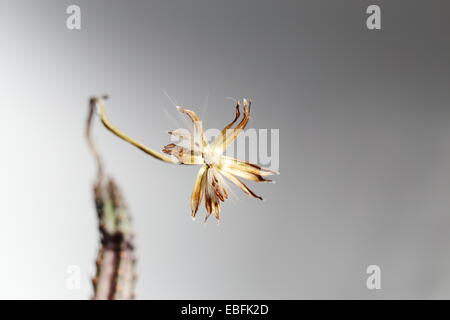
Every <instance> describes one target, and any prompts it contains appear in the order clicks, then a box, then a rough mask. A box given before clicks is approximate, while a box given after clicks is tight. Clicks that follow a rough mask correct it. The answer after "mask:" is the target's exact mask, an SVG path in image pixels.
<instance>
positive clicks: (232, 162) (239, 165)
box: [221, 156, 278, 177]
mask: <svg viewBox="0 0 450 320" xmlns="http://www.w3.org/2000/svg"><path fill="white" fill-rule="evenodd" d="M221 163H223V164H224V166H227V167H230V168H233V169H237V170H241V171H246V172H249V173H253V174H256V175H260V176H263V177H265V176H270V175H273V174H278V172H276V171H272V170H270V169H267V168H263V167H261V166H259V165H257V164H254V163H250V162H248V161H244V160H239V159H236V158H232V157H227V156H221Z"/></svg>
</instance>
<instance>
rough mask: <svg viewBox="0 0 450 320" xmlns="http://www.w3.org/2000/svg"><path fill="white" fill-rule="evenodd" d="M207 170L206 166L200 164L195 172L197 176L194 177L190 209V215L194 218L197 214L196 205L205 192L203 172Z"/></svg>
mask: <svg viewBox="0 0 450 320" xmlns="http://www.w3.org/2000/svg"><path fill="white" fill-rule="evenodd" d="M206 170H207V167H206V166H202V167H201V168H200V170H199V171H198V173H197V178H196V179H195V183H194V189H193V190H192V195H191V210H192V217H193V218H195V215H196V214H197V211H198V207H199V206H200V203H201V202H202V198H203V194H204V192H205V175H206V174H205V172H206Z"/></svg>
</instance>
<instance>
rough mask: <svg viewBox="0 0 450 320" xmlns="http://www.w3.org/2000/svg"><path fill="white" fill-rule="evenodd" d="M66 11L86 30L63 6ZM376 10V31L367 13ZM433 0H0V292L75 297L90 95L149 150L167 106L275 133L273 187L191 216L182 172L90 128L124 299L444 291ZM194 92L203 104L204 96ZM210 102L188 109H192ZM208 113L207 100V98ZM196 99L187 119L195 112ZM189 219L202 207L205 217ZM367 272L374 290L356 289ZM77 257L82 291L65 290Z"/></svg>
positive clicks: (88, 201) (444, 58)
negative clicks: (120, 196) (126, 261)
mask: <svg viewBox="0 0 450 320" xmlns="http://www.w3.org/2000/svg"><path fill="white" fill-rule="evenodd" d="M69 4H79V5H80V6H81V8H82V30H80V31H69V30H67V29H66V26H65V20H66V17H67V15H66V13H65V9H66V7H67V6H68V5H69ZM369 4H379V5H381V7H382V30H381V31H375V32H373V31H369V30H367V29H366V27H365V19H366V14H365V8H366V7H367V6H368V5H369ZM449 10H450V3H449V2H448V1H361V0H358V1H356V0H355V1H335V0H333V1H332V0H330V1H317V0H310V1H272V2H268V1H206V0H205V1H3V0H2V1H0V39H1V53H0V56H1V58H0V145H1V146H2V152H1V158H0V159H1V160H0V163H1V165H0V177H1V178H0V203H1V205H0V208H1V210H0V218H1V220H0V221H1V223H0V252H1V254H2V257H1V265H0V298H58V299H66V298H73V299H85V298H88V297H89V296H90V293H91V285H90V282H89V277H90V276H92V275H93V273H94V259H95V255H96V250H97V240H98V234H97V229H96V217H95V214H94V205H93V201H92V193H91V184H92V182H93V180H94V176H95V167H94V163H93V161H92V158H91V157H90V155H89V153H88V151H87V148H86V145H85V141H84V140H83V135H82V134H83V126H84V120H85V117H86V111H87V105H86V104H87V99H88V97H89V96H90V95H91V94H101V93H109V94H110V95H111V100H110V101H109V104H108V109H109V113H110V118H111V120H112V121H113V122H114V123H115V124H116V125H117V126H119V127H120V128H121V129H123V130H124V131H126V132H128V133H129V134H131V135H132V136H134V137H136V138H138V139H140V140H142V141H143V142H145V143H147V144H149V145H151V146H153V147H160V146H162V145H164V144H166V143H167V142H168V136H167V134H165V133H164V132H165V131H166V130H169V129H173V128H174V123H173V121H172V119H171V117H169V116H168V115H167V114H170V115H171V116H173V117H174V118H175V119H177V115H176V111H175V110H174V108H173V106H172V104H171V103H170V101H169V99H168V98H167V97H166V96H165V94H164V93H163V92H167V93H168V94H169V95H170V96H171V97H172V98H174V99H176V101H177V102H178V103H180V104H183V105H189V106H193V108H194V109H195V110H198V111H199V113H203V114H204V118H205V121H206V126H207V127H214V128H217V127H219V128H220V127H222V126H223V125H224V124H225V123H226V122H227V121H229V119H230V118H231V117H232V114H233V103H232V102H231V101H229V100H227V99H225V97H230V96H232V97H235V98H242V97H250V98H252V99H253V101H254V109H253V110H254V113H253V118H252V121H251V123H250V127H256V128H279V129H280V171H281V175H280V176H278V177H276V180H277V184H275V185H252V186H253V189H254V190H255V191H256V192H257V193H259V194H262V195H263V196H265V197H266V198H267V200H268V201H267V202H266V203H262V202H259V201H257V200H254V199H250V198H248V197H246V196H245V195H244V196H240V201H239V202H234V203H232V202H230V203H226V204H225V205H224V208H223V222H222V224H221V225H220V226H219V227H217V226H216V225H215V223H214V222H213V221H212V220H211V221H210V223H208V224H207V225H206V226H204V225H202V223H201V222H200V221H196V222H193V221H192V220H191V219H190V211H189V196H190V192H191V189H192V186H193V182H194V177H195V173H196V170H197V168H192V167H176V166H170V165H167V164H164V163H160V162H157V161H155V160H154V159H151V158H149V157H148V156H146V155H145V154H143V153H141V152H140V151H138V150H136V149H133V148H132V147H130V146H129V145H127V144H126V143H124V142H122V141H120V140H118V139H116V138H115V137H113V136H112V135H111V134H109V133H108V132H106V131H105V130H104V129H103V128H101V127H100V126H97V127H96V130H95V135H96V137H97V139H98V141H99V143H100V144H101V149H102V151H103V154H104V157H105V158H106V159H107V167H108V170H109V171H110V172H112V173H113V175H114V176H115V177H116V179H117V180H118V182H119V183H120V185H121V186H122V188H123V190H124V192H125V194H126V197H127V200H128V201H127V202H128V203H129V206H130V209H131V211H132V213H133V215H134V223H135V227H136V233H137V244H138V247H137V249H138V255H139V261H138V274H139V279H138V286H137V295H138V297H139V298H149V299H161V298H187V299H191V298H194V299H195V298H225V299H227V298H256V299H258V298H275V299H278V298H288V299H291V298H298V299H300V298H363V299H372V298H450V273H449V270H450V233H449V230H450V200H449V199H450V197H449V195H450V91H449V88H450V41H449V31H450V11H449ZM207 96H208V97H209V99H208V102H207V103H206V104H205V98H206V97H207ZM204 105H206V107H205V108H204V107H203V106H204ZM203 108H204V110H203ZM202 110H203V111H202ZM202 214H204V209H202V212H201V215H202ZM370 264H377V265H380V267H381V269H382V289H381V290H379V291H376V290H375V291H369V290H368V289H366V286H365V281H366V277H367V275H366V273H365V271H366V267H367V266H368V265H370ZM68 265H79V266H80V268H81V271H82V287H81V290H73V291H70V290H68V289H67V288H66V279H67V273H66V268H67V266H68Z"/></svg>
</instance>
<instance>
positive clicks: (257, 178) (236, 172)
mask: <svg viewBox="0 0 450 320" xmlns="http://www.w3.org/2000/svg"><path fill="white" fill-rule="evenodd" d="M220 170H221V172H223V171H226V172H228V173H230V174H232V175H235V176H238V177H241V178H244V179H247V180H251V181H256V182H272V180H269V179H264V177H262V176H261V175H259V174H255V173H252V172H248V171H245V170H241V169H236V168H231V167H227V166H223V167H221V168H220Z"/></svg>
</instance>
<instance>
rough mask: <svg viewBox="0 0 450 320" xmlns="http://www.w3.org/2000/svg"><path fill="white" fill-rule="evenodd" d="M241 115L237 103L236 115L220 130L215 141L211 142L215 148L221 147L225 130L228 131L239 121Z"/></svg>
mask: <svg viewBox="0 0 450 320" xmlns="http://www.w3.org/2000/svg"><path fill="white" fill-rule="evenodd" d="M240 115H241V111H240V110H239V103H238V104H237V105H236V114H235V116H234V119H233V121H231V122H230V123H229V124H228V125H227V126H226V127H225V128H223V129H222V131H221V132H220V134H219V136H218V137H217V138H216V140H215V141H214V142H213V144H214V145H215V146H219V145H222V143H223V141H224V140H225V137H226V134H227V130H228V129H230V128H231V127H232V126H233V124H235V123H236V121H237V119H239V116H240Z"/></svg>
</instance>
